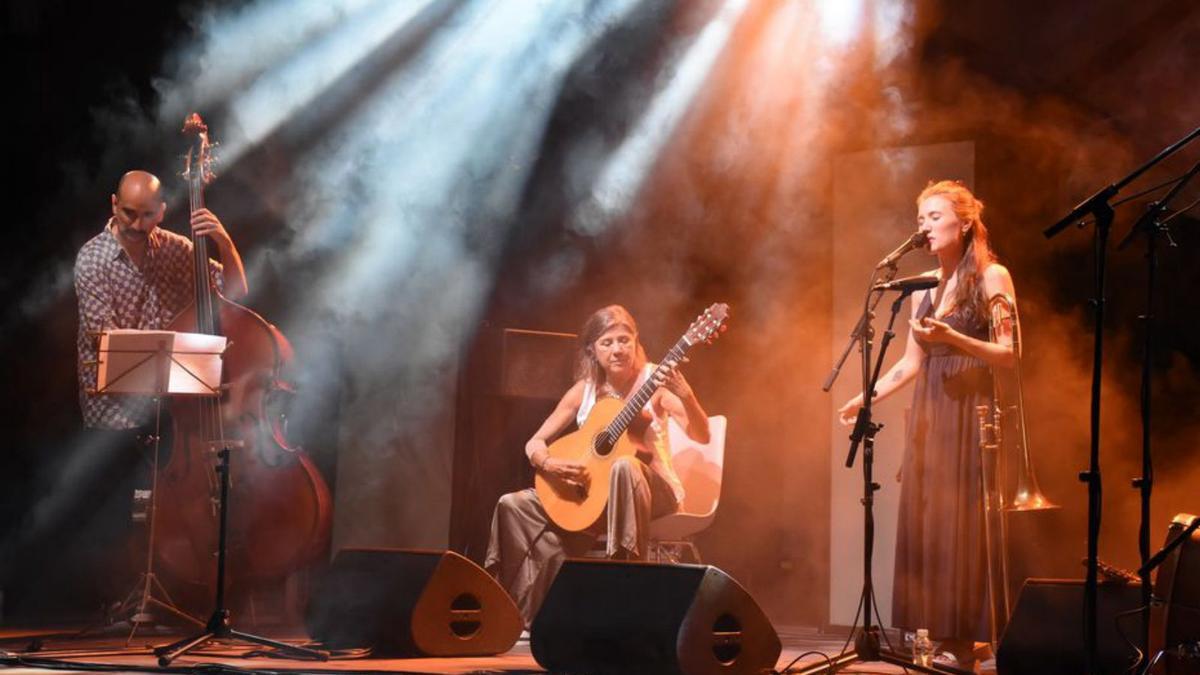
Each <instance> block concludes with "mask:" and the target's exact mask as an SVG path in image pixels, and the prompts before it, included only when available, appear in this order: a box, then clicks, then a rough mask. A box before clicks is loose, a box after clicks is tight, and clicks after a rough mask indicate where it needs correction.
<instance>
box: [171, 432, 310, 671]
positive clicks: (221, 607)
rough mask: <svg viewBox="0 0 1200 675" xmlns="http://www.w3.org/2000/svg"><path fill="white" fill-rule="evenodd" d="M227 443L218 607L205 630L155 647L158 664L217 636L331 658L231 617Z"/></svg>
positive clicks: (301, 655)
mask: <svg viewBox="0 0 1200 675" xmlns="http://www.w3.org/2000/svg"><path fill="white" fill-rule="evenodd" d="M223 445H224V447H223V448H222V449H221V450H220V451H219V452H218V453H217V457H218V458H219V459H220V463H219V464H218V466H217V474H218V475H219V476H220V483H221V485H220V487H221V493H220V499H219V500H218V503H219V508H218V512H219V514H220V529H219V530H218V533H217V589H216V592H217V597H216V603H215V604H216V609H214V610H213V613H212V616H211V617H210V618H209V620H208V623H207V624H206V625H205V627H204V632H202V633H197V634H195V635H192V636H190V637H185V638H183V639H182V640H179V641H178V642H172V643H171V644H169V645H164V646H162V647H156V648H155V649H154V655H155V656H157V657H158V665H159V666H161V667H163V668H166V667H167V666H169V665H171V662H172V661H174V660H175V659H177V658H179V657H180V656H183V655H184V654H186V653H188V652H190V651H192V650H193V649H199V648H200V647H203V646H205V645H207V644H208V643H210V642H213V641H216V640H223V641H229V640H240V641H242V642H249V643H251V644H256V645H263V646H265V647H273V648H275V649H278V650H279V651H281V652H284V653H285V654H287V655H289V656H292V657H295V658H298V659H308V660H313V661H328V660H329V655H328V654H327V653H325V652H319V651H316V650H314V649H306V648H304V647H297V646H295V645H289V644H287V643H286V642H280V641H278V640H271V639H269V638H265V637H260V636H258V635H251V634H250V633H243V632H241V631H238V630H234V629H233V622H232V620H231V619H230V617H229V610H228V609H226V608H225V556H226V554H227V551H228V548H227V547H228V538H227V535H228V531H227V529H226V525H227V523H228V519H229V455H230V451H229V448H230V446H231V445H233V443H224V444H223Z"/></svg>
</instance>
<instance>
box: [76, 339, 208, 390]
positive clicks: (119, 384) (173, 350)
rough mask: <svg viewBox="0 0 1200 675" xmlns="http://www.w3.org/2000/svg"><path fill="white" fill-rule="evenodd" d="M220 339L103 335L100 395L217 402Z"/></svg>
mask: <svg viewBox="0 0 1200 675" xmlns="http://www.w3.org/2000/svg"><path fill="white" fill-rule="evenodd" d="M226 346H227V340H226V338H225V337H224V336H221V335H205V334H203V333H179V332H176V331H169V330H135V329H128V328H117V329H112V330H107V331H103V332H101V333H100V348H99V350H98V353H99V362H98V364H97V366H98V371H97V375H96V389H95V391H94V392H93V393H96V394H130V395H149V396H162V395H165V394H170V395H172V396H214V395H216V394H218V393H219V392H220V389H221V365H222V361H221V357H222V355H223V354H224V353H225V348H226Z"/></svg>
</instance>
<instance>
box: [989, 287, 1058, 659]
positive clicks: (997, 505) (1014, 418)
mask: <svg viewBox="0 0 1200 675" xmlns="http://www.w3.org/2000/svg"><path fill="white" fill-rule="evenodd" d="M987 314H988V337H989V339H990V340H991V341H993V342H995V341H996V339H997V337H998V336H999V335H1000V334H1001V333H1002V332H1004V331H1005V330H1006V329H1007V331H1008V332H1010V333H1011V335H1012V349H1013V354H1015V355H1016V362H1015V364H1014V365H1013V367H1012V368H1011V369H1004V370H1001V369H994V370H993V372H992V404H991V405H980V406H978V407H977V408H976V413H977V414H978V416H979V431H980V433H979V449H980V454H981V460H982V461H981V462H980V487H981V488H982V496H983V534H984V544H985V550H986V555H987V583H988V602H989V610H990V613H991V619H992V622H991V623H992V632H991V637H992V646H993V647H995V646H997V645H998V644H999V642H1000V636H1001V635H1003V634H1004V628H1005V626H1006V625H1007V624H1008V619H1009V616H1010V614H1011V608H1010V606H1009V597H1008V596H1009V593H1008V589H1009V584H1008V528H1007V525H1006V522H1005V514H1006V513H1009V512H1013V511H1045V510H1049V509H1057V508H1058V505H1056V504H1054V503H1052V502H1051V501H1050V500H1049V499H1047V498H1046V496H1045V495H1044V494H1042V491H1041V488H1040V487H1038V482H1037V476H1036V475H1035V474H1034V472H1033V463H1032V461H1031V460H1030V454H1029V436H1028V434H1027V433H1026V430H1025V401H1024V395H1023V393H1022V390H1021V344H1022V343H1021V321H1020V317H1019V316H1018V314H1017V304H1016V302H1015V301H1014V300H1013V298H1012V297H1011V296H1009V295H1007V294H1004V293H998V294H996V295H994V296H992V298H991V299H990V300H989V301H988V305H987ZM1006 448H1011V451H1012V453H1014V454H1015V456H1016V459H1017V480H1016V489H1015V490H1014V491H1013V495H1012V497H1011V499H1006V497H1005V494H1004V492H1005V489H1004V488H1005V485H1006V481H1005V469H1006V462H1005V461H1004V458H1005V456H1006V455H1007V454H1008V453H1007V452H1006V451H1005V449H1006Z"/></svg>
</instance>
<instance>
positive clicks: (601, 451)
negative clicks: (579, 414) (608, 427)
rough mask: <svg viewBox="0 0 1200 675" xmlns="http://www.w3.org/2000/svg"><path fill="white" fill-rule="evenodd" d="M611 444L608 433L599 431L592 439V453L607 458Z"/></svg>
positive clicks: (610, 450) (611, 447)
mask: <svg viewBox="0 0 1200 675" xmlns="http://www.w3.org/2000/svg"><path fill="white" fill-rule="evenodd" d="M612 449H613V442H612V438H611V437H609V435H608V431H601V432H600V433H598V434H596V435H595V437H593V438H592V451H593V452H595V453H596V454H597V455H600V456H601V457H606V456H608V453H610V452H612Z"/></svg>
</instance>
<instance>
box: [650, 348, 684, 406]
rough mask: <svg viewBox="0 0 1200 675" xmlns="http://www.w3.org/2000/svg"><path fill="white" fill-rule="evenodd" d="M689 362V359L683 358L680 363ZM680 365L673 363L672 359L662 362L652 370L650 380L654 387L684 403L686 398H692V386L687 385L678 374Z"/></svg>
mask: <svg viewBox="0 0 1200 675" xmlns="http://www.w3.org/2000/svg"><path fill="white" fill-rule="evenodd" d="M689 360H690V359H688V358H687V357H686V356H685V357H683V361H682V363H687V362H688V361H689ZM680 363H681V362H679V361H675V360H674V359H668V360H666V361H664V362H662V363H661V364H659V366H658V368H656V369H655V370H654V374H653V375H652V376H651V379H652V380H653V381H654V384H655V385H656V386H659V387H665V388H666V389H667V391H669V392H671V393H672V394H675V395H676V396H678V397H679V398H680V400H685V401H686V400H687V399H688V398H691V397H692V396H694V393H693V392H692V386H691V385H690V384H688V381H687V380H686V379H685V378H684V377H683V373H681V372H679V365H680Z"/></svg>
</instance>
